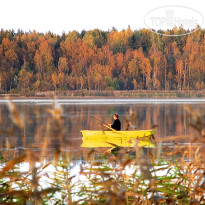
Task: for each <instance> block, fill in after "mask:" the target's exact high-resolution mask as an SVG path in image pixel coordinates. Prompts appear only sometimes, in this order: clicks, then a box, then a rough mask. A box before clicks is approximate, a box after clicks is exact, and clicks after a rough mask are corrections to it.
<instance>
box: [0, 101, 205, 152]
mask: <svg viewBox="0 0 205 205" xmlns="http://www.w3.org/2000/svg"><path fill="white" fill-rule="evenodd" d="M185 106H186V105H184V104H135V105H128V104H124V105H123V104H122V105H120V104H110V105H109V104H106V105H100V104H97V105H96V104H81V105H75V104H64V105H62V108H63V114H62V117H61V119H60V121H59V122H55V121H52V118H51V114H50V113H49V110H50V109H51V107H52V105H48V104H23V103H19V104H18V105H17V108H18V111H19V113H20V115H21V116H22V118H23V120H24V123H25V127H24V129H22V130H21V129H19V128H18V127H17V126H16V125H15V124H14V123H13V122H12V120H11V118H10V114H9V111H8V108H7V105H5V104H1V105H0V126H1V127H0V131H1V135H0V144H1V148H5V147H6V146H8V144H9V146H10V147H24V146H25V144H23V142H22V139H23V138H24V137H25V139H26V146H27V147H29V148H33V149H36V150H38V149H39V150H40V149H41V148H42V146H43V144H46V147H47V148H49V150H48V151H49V152H50V151H51V150H55V149H56V148H58V147H61V149H62V150H75V152H76V151H77V150H79V154H80V152H81V151H80V150H81V147H80V146H81V143H82V140H81V137H82V136H81V133H80V130H83V129H88V130H94V129H101V128H100V127H99V126H98V125H100V124H101V123H102V122H107V123H110V122H112V114H113V113H118V114H119V116H120V120H121V122H122V129H125V128H126V126H127V125H126V120H127V119H128V117H129V116H132V117H133V118H129V122H130V123H131V124H132V125H133V126H135V128H136V129H150V128H152V126H153V125H158V130H157V133H156V135H155V137H165V136H170V135H172V136H173V135H178V136H180V135H189V136H193V135H195V134H196V133H194V131H193V129H192V128H190V127H189V125H188V124H189V122H190V116H188V114H187V112H186V111H185V109H184V108H185ZM193 108H194V109H196V110H198V111H200V113H201V115H202V117H205V109H204V108H205V105H204V104H194V105H193ZM93 117H94V118H96V119H99V120H100V121H102V122H100V121H97V120H96V119H94V118H93ZM58 123H60V125H59V126H60V129H61V130H59V128H58V127H57V125H58ZM59 136H60V137H59ZM187 140H188V139H187ZM76 153H77V152H76Z"/></svg>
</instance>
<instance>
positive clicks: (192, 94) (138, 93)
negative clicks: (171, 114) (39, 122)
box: [0, 90, 205, 99]
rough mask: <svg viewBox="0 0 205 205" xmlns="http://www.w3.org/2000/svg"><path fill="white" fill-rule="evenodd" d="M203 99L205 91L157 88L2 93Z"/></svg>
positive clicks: (37, 96) (48, 96)
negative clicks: (160, 89)
mask: <svg viewBox="0 0 205 205" xmlns="http://www.w3.org/2000/svg"><path fill="white" fill-rule="evenodd" d="M54 97H55V98H57V99H91V98H94V99H128V98H129V99H142V98H145V99H183V98H187V99H193V98H194V99H198V98H199V99H201V98H202V99H203V98H205V91H197V90H190V91H175V90H173V91H170V90H169V91H165V90H163V91H156V90H114V91H95V90H75V91H44V92H35V93H32V94H31V93H30V94H24V95H22V94H0V99H28V98H30V99H52V98H54Z"/></svg>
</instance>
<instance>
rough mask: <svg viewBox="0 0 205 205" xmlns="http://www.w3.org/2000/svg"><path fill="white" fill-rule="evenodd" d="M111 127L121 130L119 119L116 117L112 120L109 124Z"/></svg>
mask: <svg viewBox="0 0 205 205" xmlns="http://www.w3.org/2000/svg"><path fill="white" fill-rule="evenodd" d="M111 127H112V128H113V129H115V130H117V131H120V130H121V122H120V121H119V119H116V120H115V121H114V123H113V124H112V125H111Z"/></svg>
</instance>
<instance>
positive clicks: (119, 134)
mask: <svg viewBox="0 0 205 205" xmlns="http://www.w3.org/2000/svg"><path fill="white" fill-rule="evenodd" d="M155 132H156V130H137V131H136V130H135V131H115V130H112V131H103V130H82V131H81V133H82V135H83V138H82V140H83V143H82V147H93V148H94V147H116V146H119V147H134V146H135V145H136V143H137V145H138V146H139V147H155V144H154V143H153V141H152V140H151V136H152V135H153V134H154V133H155Z"/></svg>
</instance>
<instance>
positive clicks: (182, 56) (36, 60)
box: [0, 27, 205, 94]
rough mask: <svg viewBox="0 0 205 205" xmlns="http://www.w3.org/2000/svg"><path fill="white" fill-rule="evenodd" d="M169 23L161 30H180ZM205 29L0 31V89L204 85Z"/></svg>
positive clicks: (200, 87)
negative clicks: (155, 30)
mask: <svg viewBox="0 0 205 205" xmlns="http://www.w3.org/2000/svg"><path fill="white" fill-rule="evenodd" d="M186 32H187V31H186V30H184V29H182V28H179V29H178V28H173V30H171V31H166V34H183V33H186ZM204 33H205V30H198V31H197V32H194V33H192V34H190V35H182V36H162V35H157V34H155V33H153V32H151V31H149V30H147V29H141V30H136V31H132V30H131V29H130V28H129V27H128V28H127V29H126V30H123V31H117V30H116V29H115V28H113V29H112V30H111V31H101V30H98V29H95V30H91V31H82V32H80V33H79V32H77V31H72V32H70V33H68V34H65V33H63V34H62V35H56V34H53V33H51V32H48V33H46V34H43V33H37V32H35V31H33V32H28V33H26V32H23V31H20V30H19V31H18V32H16V33H15V32H14V31H13V30H10V31H7V30H6V31H5V30H1V32H0V92H1V93H21V94H27V93H30V92H36V91H47V90H81V89H86V90H99V91H100V90H136V89H140V90H194V89H196V90H203V89H204V88H205V85H204V83H205V36H204Z"/></svg>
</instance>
